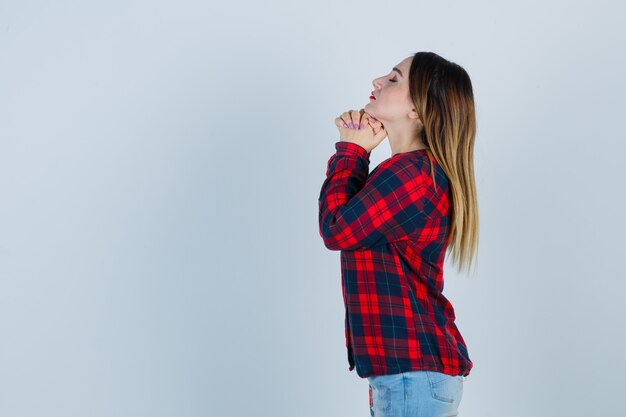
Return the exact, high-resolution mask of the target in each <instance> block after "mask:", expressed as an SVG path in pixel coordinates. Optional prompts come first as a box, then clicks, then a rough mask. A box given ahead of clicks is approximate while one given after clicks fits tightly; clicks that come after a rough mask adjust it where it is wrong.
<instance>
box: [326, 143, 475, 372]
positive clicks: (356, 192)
mask: <svg viewBox="0 0 626 417" xmlns="http://www.w3.org/2000/svg"><path fill="white" fill-rule="evenodd" d="M335 149H336V150H337V152H336V153H335V154H334V155H333V156H332V157H331V158H330V159H329V161H328V165H327V170H326V180H325V181H324V183H323V185H322V189H321V192H320V197H319V227H320V236H321V237H322V238H323V240H324V244H325V246H326V247H327V248H328V249H331V250H340V251H341V278H342V281H341V284H342V291H343V299H344V303H345V307H346V315H345V326H346V327H345V329H346V347H347V349H348V362H349V365H350V366H349V368H348V370H349V371H352V370H353V369H354V368H355V366H356V372H357V374H358V375H359V376H360V377H362V378H365V377H368V376H373V375H387V374H395V373H401V372H407V371H417V370H431V371H438V372H442V373H445V374H450V375H465V376H467V375H469V372H470V370H471V369H472V361H471V360H470V358H469V354H468V351H467V347H466V345H465V341H464V340H463V337H462V336H461V334H460V332H459V330H458V329H457V326H456V325H455V323H454V320H455V314H454V309H453V308H452V305H451V303H450V302H449V301H448V300H447V299H446V297H444V296H443V294H442V291H443V260H444V256H445V252H446V248H447V244H448V235H449V228H450V219H451V217H450V216H451V211H450V209H451V202H452V200H451V195H450V191H449V183H448V179H447V176H446V175H445V173H444V171H443V169H442V168H441V167H440V166H439V164H437V163H436V161H435V160H434V158H433V157H432V156H429V155H430V153H429V152H427V151H426V150H424V149H421V150H415V151H410V152H403V153H397V154H395V155H393V156H392V157H390V158H388V159H386V160H384V161H383V162H381V163H380V164H379V165H378V166H377V167H376V168H374V170H373V171H372V172H371V173H369V153H368V152H367V151H366V150H365V149H364V148H363V147H361V146H359V145H357V144H355V143H352V142H345V141H340V142H337V143H335ZM429 161H430V162H432V163H433V164H435V179H436V186H437V189H436V190H435V185H434V184H433V181H432V177H431V168H430V166H431V165H430V162H429Z"/></svg>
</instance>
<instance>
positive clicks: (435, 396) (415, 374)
mask: <svg viewBox="0 0 626 417" xmlns="http://www.w3.org/2000/svg"><path fill="white" fill-rule="evenodd" d="M466 379H467V377H466V376H462V375H458V376H453V375H448V374H444V373H441V372H435V371H411V372H403V373H400V374H391V375H378V376H370V377H367V380H368V382H369V400H370V414H371V416H372V417H453V416H458V415H459V412H458V407H459V404H460V402H461V397H462V396H463V382H464V381H465V380H466Z"/></svg>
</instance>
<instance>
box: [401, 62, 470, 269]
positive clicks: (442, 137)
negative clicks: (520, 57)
mask: <svg viewBox="0 0 626 417" xmlns="http://www.w3.org/2000/svg"><path fill="white" fill-rule="evenodd" d="M409 93H410V97H411V100H412V102H413V104H414V105H415V110H416V112H417V114H418V115H419V118H420V120H421V121H422V124H423V129H421V131H420V133H419V134H420V135H421V139H422V142H423V143H424V144H426V146H428V149H429V150H428V154H429V157H431V158H434V159H435V161H436V162H437V163H438V164H439V165H440V166H441V168H442V169H443V171H444V172H445V173H446V175H447V177H448V180H449V184H450V188H451V195H452V201H451V206H452V207H451V212H452V213H451V215H452V217H451V222H450V226H451V227H450V235H449V236H448V241H447V242H448V248H447V251H449V252H450V253H451V256H452V261H453V263H454V264H456V267H457V269H458V270H459V272H461V271H462V270H463V269H466V270H467V271H468V272H469V270H470V269H471V268H472V265H473V263H474V258H475V257H476V255H477V252H478V240H479V239H478V234H479V220H478V198H477V194H476V182H475V179H474V140H475V137H476V114H475V109H474V93H473V90H472V82H471V80H470V77H469V75H468V74H467V72H466V71H465V69H463V68H462V67H461V66H460V65H458V64H456V63H454V62H450V61H448V60H446V59H444V58H442V57H441V56H439V55H437V54H435V53H434V52H417V53H415V54H414V55H413V61H412V62H411V67H410V70H409ZM431 168H432V169H431V172H432V176H433V182H434V180H435V175H434V164H431ZM435 189H436V184H435Z"/></svg>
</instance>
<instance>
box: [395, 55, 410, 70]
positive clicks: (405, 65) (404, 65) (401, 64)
mask: <svg viewBox="0 0 626 417" xmlns="http://www.w3.org/2000/svg"><path fill="white" fill-rule="evenodd" d="M412 60H413V57H408V58H406V59H404V60H402V61H401V62H399V63H398V65H396V67H398V68H400V69H401V70H403V72H404V70H405V69H406V70H408V69H409V67H410V66H411V61H412Z"/></svg>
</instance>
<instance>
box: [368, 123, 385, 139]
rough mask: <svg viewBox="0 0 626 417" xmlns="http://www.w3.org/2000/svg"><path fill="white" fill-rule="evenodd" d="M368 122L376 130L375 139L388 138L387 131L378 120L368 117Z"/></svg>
mask: <svg viewBox="0 0 626 417" xmlns="http://www.w3.org/2000/svg"><path fill="white" fill-rule="evenodd" d="M368 121H369V122H370V125H371V126H372V129H373V130H374V139H376V140H383V139H384V138H385V137H386V136H387V131H386V130H385V128H384V126H383V124H382V123H381V122H380V121H378V120H375V119H372V118H371V117H368Z"/></svg>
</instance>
